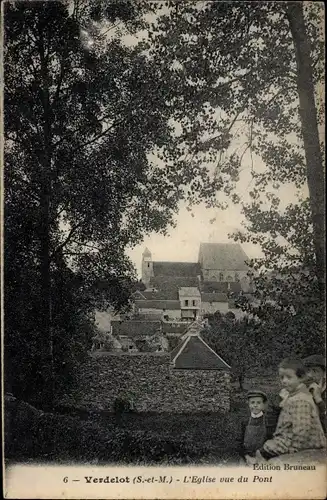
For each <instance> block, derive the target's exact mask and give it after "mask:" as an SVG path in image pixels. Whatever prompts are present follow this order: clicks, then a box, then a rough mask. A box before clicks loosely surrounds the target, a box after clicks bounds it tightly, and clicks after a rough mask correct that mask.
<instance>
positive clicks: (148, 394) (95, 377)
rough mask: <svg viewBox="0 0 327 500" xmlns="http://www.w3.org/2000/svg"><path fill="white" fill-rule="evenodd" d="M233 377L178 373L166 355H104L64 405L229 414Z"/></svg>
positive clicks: (84, 368)
mask: <svg viewBox="0 0 327 500" xmlns="http://www.w3.org/2000/svg"><path fill="white" fill-rule="evenodd" d="M229 393H230V375H229V373H228V372H225V371H220V370H177V369H175V368H173V366H171V364H170V357H169V355H167V354H166V353H99V354H94V355H93V356H92V357H91V356H90V358H89V359H88V361H87V362H86V363H85V364H83V365H81V369H80V374H79V384H78V386H77V387H76V388H75V390H73V391H72V393H71V394H69V395H66V396H64V397H63V400H62V401H61V404H68V405H72V406H78V407H83V408H88V409H98V410H99V409H101V410H109V411H111V410H112V409H113V404H114V401H115V399H116V398H117V397H121V396H122V395H123V396H125V397H126V396H127V397H128V398H130V399H132V400H133V402H134V405H135V408H136V410H137V411H139V412H149V411H154V412H173V413H183V412H197V411H203V412H205V411H208V412H209V411H228V410H229V403H230V394H229Z"/></svg>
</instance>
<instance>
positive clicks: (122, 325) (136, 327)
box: [112, 320, 161, 338]
mask: <svg viewBox="0 0 327 500" xmlns="http://www.w3.org/2000/svg"><path fill="white" fill-rule="evenodd" d="M160 329H161V322H160V321H135V320H129V321H116V322H115V323H112V333H113V335H119V336H121V335H126V336H127V337H130V338H132V337H140V336H143V335H154V334H155V333H156V332H158V331H159V330H160Z"/></svg>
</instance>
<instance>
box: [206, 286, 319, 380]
mask: <svg viewBox="0 0 327 500" xmlns="http://www.w3.org/2000/svg"><path fill="white" fill-rule="evenodd" d="M263 290H264V291H265V293H267V294H268V292H267V285H264V287H263ZM289 300H290V301H291V298H289ZM315 307H316V304H314V307H313V311H308V314H307V315H304V314H294V313H293V314H292V313H291V312H290V311H289V310H288V309H287V308H285V309H284V310H279V312H278V314H277V313H276V306H275V305H269V304H263V305H261V306H258V307H257V309H254V308H252V309H250V310H249V311H248V312H250V311H251V312H250V316H245V317H244V318H242V319H240V320H236V319H233V318H229V317H228V316H227V315H228V313H227V314H226V315H216V314H214V315H209V316H208V327H207V328H206V329H205V330H204V332H203V333H202V336H203V338H204V340H205V341H206V342H207V343H208V345H210V347H211V348H212V349H214V350H215V351H216V352H218V353H219V355H221V356H222V357H223V359H225V360H226V362H227V363H229V364H230V365H231V367H232V374H233V375H234V377H236V378H237V379H238V380H239V383H240V386H241V388H242V387H243V381H244V378H245V376H251V375H253V374H254V373H259V374H261V375H262V374H265V373H266V370H267V367H269V368H270V369H271V370H273V371H277V366H278V364H279V363H280V361H281V360H282V359H283V358H286V357H289V356H296V357H303V358H304V357H306V356H308V355H310V354H312V353H313V352H322V350H323V342H324V336H323V330H322V329H320V330H319V329H317V325H319V320H320V321H321V317H320V318H316V321H315V322H313V321H312V318H313V317H314V314H316V315H319V311H317V310H314V308H315ZM269 311H270V314H269ZM254 312H255V314H254Z"/></svg>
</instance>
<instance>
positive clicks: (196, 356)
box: [170, 336, 230, 370]
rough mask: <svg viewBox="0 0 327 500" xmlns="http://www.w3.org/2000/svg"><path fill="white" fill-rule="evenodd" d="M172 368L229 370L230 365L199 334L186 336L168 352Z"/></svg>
mask: <svg viewBox="0 0 327 500" xmlns="http://www.w3.org/2000/svg"><path fill="white" fill-rule="evenodd" d="M170 359H171V361H172V363H173V364H174V368H178V369H184V370H229V369H230V366H229V365H228V364H227V363H226V362H225V361H224V360H223V359H222V358H221V357H220V356H218V354H217V353H215V351H213V350H212V349H211V348H210V347H209V346H208V344H206V343H205V342H204V341H203V340H202V339H201V337H200V336H188V337H186V339H185V340H184V341H182V342H181V343H180V344H179V345H178V346H177V347H175V349H173V350H172V351H171V353H170Z"/></svg>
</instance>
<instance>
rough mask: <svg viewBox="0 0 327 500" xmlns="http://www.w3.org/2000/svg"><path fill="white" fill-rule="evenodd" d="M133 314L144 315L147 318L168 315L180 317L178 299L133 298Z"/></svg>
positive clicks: (172, 317)
mask: <svg viewBox="0 0 327 500" xmlns="http://www.w3.org/2000/svg"><path fill="white" fill-rule="evenodd" d="M135 314H136V315H137V314H142V315H146V316H147V317H148V318H149V319H150V318H153V317H154V316H155V317H158V316H159V317H160V318H163V317H165V316H166V317H168V318H169V319H180V318H181V308H180V302H179V300H157V299H150V300H140V299H138V300H135Z"/></svg>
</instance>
